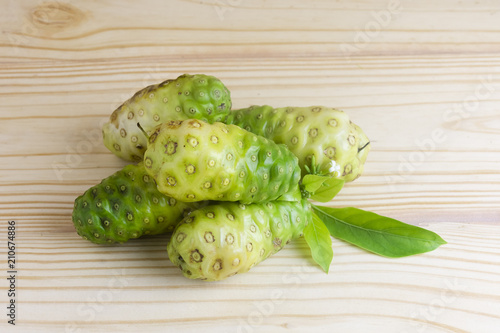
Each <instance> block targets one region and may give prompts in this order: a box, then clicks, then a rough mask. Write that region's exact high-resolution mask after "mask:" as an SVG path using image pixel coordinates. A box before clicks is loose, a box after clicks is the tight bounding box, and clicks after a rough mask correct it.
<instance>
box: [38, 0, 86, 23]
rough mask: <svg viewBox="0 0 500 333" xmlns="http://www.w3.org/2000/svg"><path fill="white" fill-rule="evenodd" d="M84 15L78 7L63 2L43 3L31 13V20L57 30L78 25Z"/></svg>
mask: <svg viewBox="0 0 500 333" xmlns="http://www.w3.org/2000/svg"><path fill="white" fill-rule="evenodd" d="M84 17H85V15H84V13H83V12H82V11H81V10H79V9H78V8H76V7H74V6H72V5H70V4H67V3H61V2H48V3H42V4H40V5H39V6H37V7H36V8H35V9H33V11H32V13H31V20H32V22H33V24H34V25H36V26H37V27H40V28H45V29H57V30H60V29H62V28H66V27H69V26H73V25H77V24H78V23H80V22H81V21H82V20H83V18H84Z"/></svg>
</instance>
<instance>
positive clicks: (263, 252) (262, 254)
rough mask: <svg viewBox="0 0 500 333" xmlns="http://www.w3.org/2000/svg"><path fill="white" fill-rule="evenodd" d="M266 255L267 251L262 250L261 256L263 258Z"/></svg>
mask: <svg viewBox="0 0 500 333" xmlns="http://www.w3.org/2000/svg"><path fill="white" fill-rule="evenodd" d="M265 253H266V250H264V249H262V250H260V256H261V257H263V256H264V254H265Z"/></svg>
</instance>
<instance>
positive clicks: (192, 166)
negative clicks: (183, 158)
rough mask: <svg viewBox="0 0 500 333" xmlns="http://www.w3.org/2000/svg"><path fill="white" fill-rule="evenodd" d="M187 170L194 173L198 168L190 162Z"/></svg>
mask: <svg viewBox="0 0 500 333" xmlns="http://www.w3.org/2000/svg"><path fill="white" fill-rule="evenodd" d="M186 172H187V173H188V174H190V175H192V174H193V173H195V172H196V168H195V166H194V165H192V164H189V165H188V166H187V167H186Z"/></svg>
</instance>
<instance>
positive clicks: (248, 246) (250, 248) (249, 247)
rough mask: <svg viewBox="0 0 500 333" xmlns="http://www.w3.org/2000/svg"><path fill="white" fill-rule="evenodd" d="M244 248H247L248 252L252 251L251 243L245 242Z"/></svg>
mask: <svg viewBox="0 0 500 333" xmlns="http://www.w3.org/2000/svg"><path fill="white" fill-rule="evenodd" d="M246 248H247V251H248V252H252V250H253V245H252V243H248V244H247V246H246Z"/></svg>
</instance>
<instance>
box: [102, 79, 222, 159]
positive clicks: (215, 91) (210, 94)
mask: <svg viewBox="0 0 500 333" xmlns="http://www.w3.org/2000/svg"><path fill="white" fill-rule="evenodd" d="M230 110H231V97H230V93H229V90H228V89H227V88H226V86H224V84H223V83H222V82H221V81H220V80H219V79H217V78H215V77H213V76H208V75H203V74H196V75H188V74H184V75H181V76H179V77H178V78H177V79H175V80H166V81H164V82H162V83H160V84H156V85H151V86H148V87H146V88H144V89H142V90H140V91H138V92H137V93H136V94H135V95H134V96H132V97H131V98H130V99H129V100H127V101H126V102H125V103H123V104H122V105H121V106H120V107H118V108H117V109H116V110H115V111H114V112H113V113H112V114H111V117H110V120H109V122H107V123H106V124H104V126H103V128H102V134H103V139H104V145H105V146H106V147H107V148H108V149H109V150H110V151H111V152H113V153H114V154H115V155H117V156H118V157H121V158H123V159H125V160H130V161H140V160H142V156H143V155H144V151H145V150H146V145H147V138H146V136H144V134H143V133H142V132H141V131H140V129H139V128H138V127H137V123H140V124H141V126H142V128H143V129H144V130H146V131H147V132H149V131H150V130H151V129H152V128H153V127H155V126H156V125H158V124H161V123H162V122H165V121H167V120H182V119H191V118H193V119H202V120H204V121H207V122H209V123H212V122H215V121H222V120H223V119H225V117H226V116H227V114H228V113H229V112H230Z"/></svg>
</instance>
